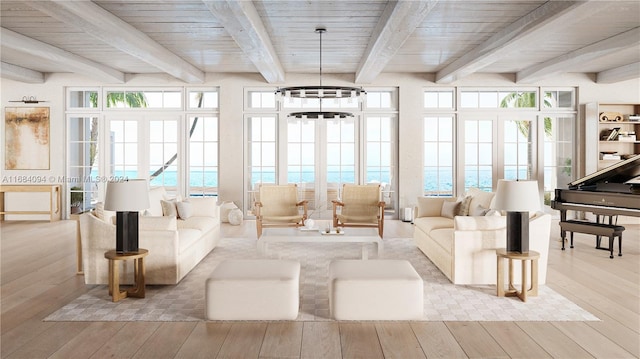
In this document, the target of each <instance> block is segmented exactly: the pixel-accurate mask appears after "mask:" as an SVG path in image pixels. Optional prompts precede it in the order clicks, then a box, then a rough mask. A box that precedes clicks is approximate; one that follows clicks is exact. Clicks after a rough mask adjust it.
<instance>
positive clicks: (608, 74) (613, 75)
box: [596, 62, 640, 84]
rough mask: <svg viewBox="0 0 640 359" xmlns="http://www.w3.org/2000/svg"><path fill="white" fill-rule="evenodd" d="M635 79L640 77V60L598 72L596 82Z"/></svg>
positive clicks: (609, 82)
mask: <svg viewBox="0 0 640 359" xmlns="http://www.w3.org/2000/svg"><path fill="white" fill-rule="evenodd" d="M633 79H640V62H634V63H632V64H628V65H624V66H620V67H616V68H613V69H610V70H606V71H601V72H598V73H597V74H596V82H597V83H599V84H612V83H615V82H620V81H627V80H633Z"/></svg>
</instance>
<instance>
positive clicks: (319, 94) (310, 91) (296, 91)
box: [276, 27, 366, 119]
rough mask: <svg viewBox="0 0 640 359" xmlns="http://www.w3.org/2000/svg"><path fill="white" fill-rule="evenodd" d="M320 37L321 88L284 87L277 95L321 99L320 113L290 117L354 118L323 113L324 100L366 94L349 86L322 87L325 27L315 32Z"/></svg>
mask: <svg viewBox="0 0 640 359" xmlns="http://www.w3.org/2000/svg"><path fill="white" fill-rule="evenodd" d="M315 31H316V32H317V33H318V34H319V35H320V68H319V74H320V85H319V86H292V87H282V88H279V89H277V90H276V95H279V96H281V97H288V98H301V99H319V100H320V110H319V111H304V112H293V113H290V114H289V116H290V117H296V118H312V119H337V118H346V117H353V114H352V113H350V112H335V111H322V100H323V99H340V98H347V99H354V98H359V97H360V96H361V95H363V94H366V92H365V91H364V89H362V88H361V87H349V86H323V85H322V34H324V33H325V32H326V31H327V29H326V28H324V27H318V28H316V30H315Z"/></svg>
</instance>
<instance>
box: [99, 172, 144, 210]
mask: <svg viewBox="0 0 640 359" xmlns="http://www.w3.org/2000/svg"><path fill="white" fill-rule="evenodd" d="M149 207H150V205H149V188H148V186H147V180H145V179H130V180H127V181H117V182H116V181H114V182H108V183H107V194H106V196H105V199H104V209H105V210H107V211H118V212H134V211H143V210H145V209H148V208H149Z"/></svg>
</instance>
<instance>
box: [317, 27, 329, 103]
mask: <svg viewBox="0 0 640 359" xmlns="http://www.w3.org/2000/svg"><path fill="white" fill-rule="evenodd" d="M325 31H327V29H325V28H322V27H319V28H316V32H317V33H319V34H320V66H319V68H320V88H319V90H318V91H322V90H321V89H322V34H323V33H324V32H325ZM318 97H319V98H320V112H322V98H323V97H324V93H323V94H322V95H321V94H320V93H318Z"/></svg>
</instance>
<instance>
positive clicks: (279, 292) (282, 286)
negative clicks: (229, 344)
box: [205, 259, 300, 320]
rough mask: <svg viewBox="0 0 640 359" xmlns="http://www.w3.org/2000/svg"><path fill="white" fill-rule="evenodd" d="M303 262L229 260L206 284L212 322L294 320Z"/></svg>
mask: <svg viewBox="0 0 640 359" xmlns="http://www.w3.org/2000/svg"><path fill="white" fill-rule="evenodd" d="M299 281H300V263H299V262H296V261H292V260H271V259H255V260H250V259H248V260H226V261H223V262H221V263H220V264H218V266H217V267H216V268H215V269H214V270H213V272H212V273H211V275H210V276H209V278H207V282H206V285H205V317H206V319H209V320H292V319H296V318H297V317H298V306H299V294H298V286H299Z"/></svg>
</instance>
